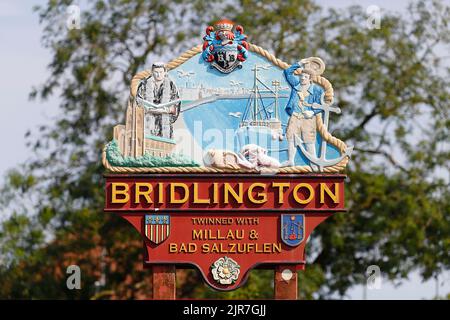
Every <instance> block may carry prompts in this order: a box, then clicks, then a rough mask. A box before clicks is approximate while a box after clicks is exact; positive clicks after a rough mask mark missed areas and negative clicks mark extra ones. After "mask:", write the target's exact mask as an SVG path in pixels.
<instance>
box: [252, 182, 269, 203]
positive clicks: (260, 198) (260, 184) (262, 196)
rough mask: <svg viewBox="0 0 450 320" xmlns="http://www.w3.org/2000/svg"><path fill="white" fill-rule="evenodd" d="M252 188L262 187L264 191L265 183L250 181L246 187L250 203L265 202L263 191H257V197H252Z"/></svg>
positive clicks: (265, 196)
mask: <svg viewBox="0 0 450 320" xmlns="http://www.w3.org/2000/svg"><path fill="white" fill-rule="evenodd" d="M254 188H262V189H263V191H265V188H266V185H265V184H264V183H258V182H256V183H252V184H251V185H250V187H249V188H248V199H249V200H250V202H251V203H255V204H260V203H266V202H267V194H266V193H265V192H263V193H262V192H258V193H257V197H258V199H255V198H254V197H253V189H254Z"/></svg>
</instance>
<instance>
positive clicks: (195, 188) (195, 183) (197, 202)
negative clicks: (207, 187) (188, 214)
mask: <svg viewBox="0 0 450 320" xmlns="http://www.w3.org/2000/svg"><path fill="white" fill-rule="evenodd" d="M193 203H196V204H199V203H209V199H199V198H198V182H194V202H193Z"/></svg>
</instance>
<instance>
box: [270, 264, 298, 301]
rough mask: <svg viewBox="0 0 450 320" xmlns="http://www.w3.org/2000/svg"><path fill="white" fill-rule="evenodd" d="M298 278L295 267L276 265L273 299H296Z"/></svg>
mask: <svg viewBox="0 0 450 320" xmlns="http://www.w3.org/2000/svg"><path fill="white" fill-rule="evenodd" d="M297 279H298V277H297V271H296V268H295V266H289V265H278V266H276V267H275V277H274V298H275V299H276V300H297V299H298V280H297Z"/></svg>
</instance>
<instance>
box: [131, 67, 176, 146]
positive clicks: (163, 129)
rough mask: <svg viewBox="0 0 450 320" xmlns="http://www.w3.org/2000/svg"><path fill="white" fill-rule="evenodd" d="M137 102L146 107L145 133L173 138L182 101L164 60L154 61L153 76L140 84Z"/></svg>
mask: <svg viewBox="0 0 450 320" xmlns="http://www.w3.org/2000/svg"><path fill="white" fill-rule="evenodd" d="M137 102H138V103H139V104H140V105H142V106H144V108H145V117H144V119H145V120H144V135H145V136H157V137H162V138H168V139H172V138H173V127H172V125H173V123H174V122H175V121H176V120H177V118H178V115H179V113H180V104H181V103H180V96H179V93H178V89H177V87H176V85H175V83H174V82H173V81H172V80H171V79H170V77H169V75H168V74H167V69H166V66H165V64H164V63H163V62H156V63H153V65H152V74H151V76H150V77H148V78H146V79H144V80H142V81H141V83H140V84H139V87H138V91H137Z"/></svg>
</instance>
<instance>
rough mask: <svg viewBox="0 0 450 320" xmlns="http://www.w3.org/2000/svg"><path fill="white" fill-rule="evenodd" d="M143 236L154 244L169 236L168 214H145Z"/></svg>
mask: <svg viewBox="0 0 450 320" xmlns="http://www.w3.org/2000/svg"><path fill="white" fill-rule="evenodd" d="M144 228H145V236H146V237H147V239H148V240H150V241H151V242H153V243H154V244H160V243H161V242H163V241H164V240H166V239H167V238H168V237H169V234H170V216H168V215H146V216H145V226H144Z"/></svg>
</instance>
